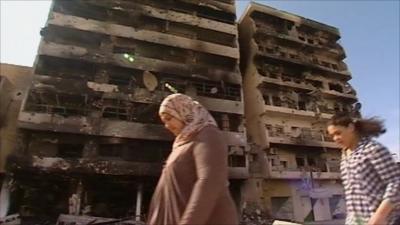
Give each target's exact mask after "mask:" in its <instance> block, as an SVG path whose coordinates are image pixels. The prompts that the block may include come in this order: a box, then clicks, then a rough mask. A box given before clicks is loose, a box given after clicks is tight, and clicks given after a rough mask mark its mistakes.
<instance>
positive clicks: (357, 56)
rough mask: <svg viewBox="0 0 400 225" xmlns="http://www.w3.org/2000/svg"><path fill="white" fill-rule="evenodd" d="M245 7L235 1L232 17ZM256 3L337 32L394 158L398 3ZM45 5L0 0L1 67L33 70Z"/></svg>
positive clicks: (399, 122)
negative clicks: (382, 125)
mask: <svg viewBox="0 0 400 225" xmlns="http://www.w3.org/2000/svg"><path fill="white" fill-rule="evenodd" d="M249 2H250V1H245V0H238V1H236V8H237V18H240V16H241V15H242V13H243V11H244V10H245V8H246V6H247V5H248V3H249ZM255 2H258V3H261V4H265V5H268V6H271V7H274V8H277V9H280V10H284V11H287V12H291V13H294V14H297V15H301V16H303V17H306V18H309V19H313V20H316V21H319V22H322V23H325V24H328V25H331V26H334V27H337V28H339V30H340V33H341V36H342V38H341V40H340V43H341V44H342V46H343V47H344V49H345V51H346V55H347V58H346V59H345V62H346V63H347V65H348V67H349V70H350V72H351V73H352V76H353V79H352V80H351V81H350V83H351V84H352V86H353V87H354V88H355V89H356V90H357V97H358V98H359V101H360V102H361V103H362V109H361V112H362V115H363V116H364V117H372V116H378V117H380V118H381V119H384V121H385V125H386V128H387V132H386V133H385V134H384V135H382V136H381V137H380V138H379V140H380V141H381V142H382V143H383V144H384V145H385V146H387V147H388V148H389V149H390V150H391V151H392V152H394V153H396V154H397V155H399V154H400V148H399V141H400V132H399V127H400V119H399V118H400V110H399V108H400V91H399V89H400V87H399V85H400V81H399V72H400V71H399V52H400V48H399V42H400V39H399V21H400V16H399V12H400V3H399V1H397V0H393V1H387V0H379V1H371V0H365V1H363V0H354V1H351V0H347V1H344V0H341V1H330V0H325V1H318V0H312V1H305V0H275V1H255ZM50 4H51V2H50V1H47V0H40V1H39V0H38V1H35V0H29V1H19V0H0V8H1V14H0V18H1V20H0V22H1V27H0V31H1V32H0V35H1V36H0V37H1V39H0V50H1V51H0V62H2V63H10V64H17V65H25V66H32V65H33V61H34V58H35V55H36V51H37V47H38V44H39V42H40V35H39V32H40V29H41V28H42V27H44V25H45V23H46V19H47V15H48V11H49V8H50Z"/></svg>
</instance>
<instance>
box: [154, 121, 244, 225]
mask: <svg viewBox="0 0 400 225" xmlns="http://www.w3.org/2000/svg"><path fill="white" fill-rule="evenodd" d="M228 184H229V183H228V163H227V145H226V144H225V141H224V139H223V137H222V134H221V132H220V131H219V129H218V128H216V127H215V126H206V127H204V128H203V129H201V131H200V132H199V133H198V134H197V135H195V136H194V137H193V138H192V140H191V141H189V142H187V143H186V144H183V145H180V146H176V147H175V148H174V149H173V151H172V153H171V154H170V156H169V157H168V159H167V163H166V165H165V168H164V169H163V171H162V175H161V177H160V180H159V182H158V185H157V187H156V190H155V192H154V195H153V198H152V201H151V205H150V209H149V216H148V222H147V224H148V225H189V224H190V225H201V224H209V225H237V224H238V215H237V211H236V208H235V205H234V202H233V200H232V198H231V195H230V192H229V186H228Z"/></svg>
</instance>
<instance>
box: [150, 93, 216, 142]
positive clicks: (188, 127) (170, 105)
mask: <svg viewBox="0 0 400 225" xmlns="http://www.w3.org/2000/svg"><path fill="white" fill-rule="evenodd" d="M158 112H159V114H161V113H168V114H170V115H171V116H173V117H175V118H176V119H178V120H180V121H182V122H184V123H185V127H184V128H183V130H182V132H181V133H180V134H179V135H178V136H177V137H176V138H175V141H174V145H173V147H176V146H179V145H182V144H184V143H186V142H187V141H189V140H190V138H191V137H192V136H193V135H195V134H197V133H198V132H199V131H200V130H201V129H203V128H204V127H205V126H208V125H212V126H216V127H218V125H217V123H216V122H215V119H214V118H213V117H212V116H211V114H210V113H209V112H208V111H207V109H206V108H204V106H202V105H201V104H200V103H198V102H197V101H194V100H193V99H192V98H191V97H189V96H187V95H183V94H172V95H169V96H167V97H166V98H165V99H164V100H163V101H162V103H161V106H160V110H159V111H158Z"/></svg>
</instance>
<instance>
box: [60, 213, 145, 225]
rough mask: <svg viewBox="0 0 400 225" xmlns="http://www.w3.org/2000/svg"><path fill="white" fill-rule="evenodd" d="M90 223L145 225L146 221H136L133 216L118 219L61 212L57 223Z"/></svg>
mask: <svg viewBox="0 0 400 225" xmlns="http://www.w3.org/2000/svg"><path fill="white" fill-rule="evenodd" d="M69 224H74V225H88V224H93V225H94V224H99V225H100V224H119V225H145V223H144V222H141V221H135V220H133V219H132V218H126V219H116V218H102V217H94V216H75V215H66V214H61V215H60V216H59V217H58V220H57V223H56V225H69Z"/></svg>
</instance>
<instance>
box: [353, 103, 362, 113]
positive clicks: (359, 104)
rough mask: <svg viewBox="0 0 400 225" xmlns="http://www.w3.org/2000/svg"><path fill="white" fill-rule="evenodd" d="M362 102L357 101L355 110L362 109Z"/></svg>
mask: <svg viewBox="0 0 400 225" xmlns="http://www.w3.org/2000/svg"><path fill="white" fill-rule="evenodd" d="M361 106H362V105H361V103H360V102H357V103H356V104H355V105H354V110H355V111H360V109H361Z"/></svg>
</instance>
